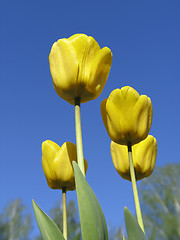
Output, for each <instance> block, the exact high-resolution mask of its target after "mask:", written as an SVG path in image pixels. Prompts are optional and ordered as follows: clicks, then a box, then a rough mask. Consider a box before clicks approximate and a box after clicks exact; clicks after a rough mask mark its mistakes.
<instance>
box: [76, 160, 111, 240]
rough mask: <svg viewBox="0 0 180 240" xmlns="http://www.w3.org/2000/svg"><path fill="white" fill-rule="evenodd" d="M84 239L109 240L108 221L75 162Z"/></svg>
mask: <svg viewBox="0 0 180 240" xmlns="http://www.w3.org/2000/svg"><path fill="white" fill-rule="evenodd" d="M73 167H74V173H75V182H76V191H77V199H78V206H79V214H80V220H81V230H82V237H83V239H84V240H92V239H96V240H107V239H108V231H107V225H106V220H105V217H104V214H103V211H102V209H101V206H100V204H99V202H98V200H97V198H96V195H95V193H94V192H93V190H92V188H91V187H90V186H89V184H88V182H87V181H86V179H85V177H84V176H83V174H82V172H81V170H80V169H79V167H78V165H77V163H75V162H73Z"/></svg>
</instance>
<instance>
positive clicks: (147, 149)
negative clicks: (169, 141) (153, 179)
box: [111, 135, 157, 181]
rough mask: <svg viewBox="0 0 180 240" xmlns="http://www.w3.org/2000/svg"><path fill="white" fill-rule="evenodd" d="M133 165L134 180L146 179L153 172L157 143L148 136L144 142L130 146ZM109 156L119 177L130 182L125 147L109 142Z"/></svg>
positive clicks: (126, 149)
mask: <svg viewBox="0 0 180 240" xmlns="http://www.w3.org/2000/svg"><path fill="white" fill-rule="evenodd" d="M132 155H133V164H134V169H135V175H136V180H140V179H142V178H145V177H148V176H149V175H151V173H152V172H153V169H154V166H155V163H156V156H157V141H156V139H155V138H154V137H153V136H151V135H149V136H148V137H147V138H146V139H145V140H143V141H141V142H140V143H137V144H135V145H133V146H132ZM111 156H112V160H113V163H114V167H115V168H116V170H117V172H118V173H119V175H120V176H121V177H122V178H124V179H127V180H129V181H131V178H130V169H129V159H128V148H127V146H124V145H120V144H117V143H115V142H113V141H112V142H111Z"/></svg>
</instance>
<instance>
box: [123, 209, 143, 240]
mask: <svg viewBox="0 0 180 240" xmlns="http://www.w3.org/2000/svg"><path fill="white" fill-rule="evenodd" d="M124 217H125V223H126V230H127V235H128V240H146V236H145V234H144V233H143V231H142V230H141V228H140V226H139V224H138V222H137V221H136V219H135V217H134V216H133V215H132V213H131V212H130V211H129V210H128V208H127V207H125V208H124Z"/></svg>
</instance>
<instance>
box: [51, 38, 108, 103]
mask: <svg viewBox="0 0 180 240" xmlns="http://www.w3.org/2000/svg"><path fill="white" fill-rule="evenodd" d="M49 63H50V71H51V76H52V80H53V85H54V88H55V91H56V92H57V94H58V95H59V96H60V97H61V98H63V99H64V100H66V101H68V102H69V103H70V104H73V105H74V101H75V98H80V102H81V103H85V102H87V101H90V100H93V99H96V98H97V97H98V96H99V95H100V94H101V92H102V90H103V88H104V85H105V83H106V80H107V78H108V75H109V71H110V68H111V63H112V53H111V50H110V49H109V48H107V47H104V48H102V49H100V47H99V45H98V43H97V42H96V41H95V39H94V38H93V37H91V36H87V35H85V34H75V35H73V36H71V37H70V38H67V39H66V38H63V39H59V40H58V41H57V42H55V43H54V44H53V46H52V48H51V52H50V54H49Z"/></svg>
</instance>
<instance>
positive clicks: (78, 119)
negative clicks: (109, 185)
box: [75, 98, 85, 176]
mask: <svg viewBox="0 0 180 240" xmlns="http://www.w3.org/2000/svg"><path fill="white" fill-rule="evenodd" d="M75 126H76V147H77V161H78V165H79V168H80V169H81V172H82V173H83V175H84V176H85V167H84V157H83V144H82V131H81V111H80V98H75Z"/></svg>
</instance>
